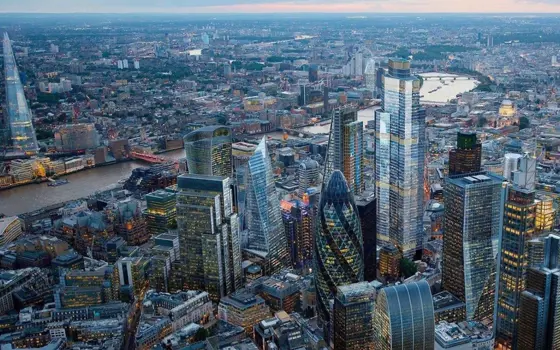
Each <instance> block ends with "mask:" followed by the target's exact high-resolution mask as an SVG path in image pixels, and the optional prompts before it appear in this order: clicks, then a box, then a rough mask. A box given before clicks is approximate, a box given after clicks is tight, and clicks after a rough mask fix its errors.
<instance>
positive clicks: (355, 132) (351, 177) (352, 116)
mask: <svg viewBox="0 0 560 350" xmlns="http://www.w3.org/2000/svg"><path fill="white" fill-rule="evenodd" d="M363 134H364V124H363V123H362V122H360V121H358V112H357V111H356V110H354V109H352V108H338V109H336V110H335V111H334V115H333V118H332V120H331V132H330V137H329V149H328V151H327V152H328V153H327V160H326V162H325V164H326V169H325V174H324V182H328V180H329V176H330V174H331V173H332V172H333V171H334V170H340V171H341V172H342V173H343V174H344V177H345V178H346V181H348V185H349V186H350V189H351V190H352V191H353V192H354V193H355V194H359V193H361V192H362V191H363V190H364V187H365V182H364V172H363V166H364V138H363Z"/></svg>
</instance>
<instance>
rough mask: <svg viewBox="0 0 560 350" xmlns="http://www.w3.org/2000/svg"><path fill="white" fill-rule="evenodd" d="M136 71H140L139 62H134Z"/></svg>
mask: <svg viewBox="0 0 560 350" xmlns="http://www.w3.org/2000/svg"><path fill="white" fill-rule="evenodd" d="M134 69H136V70H138V69H140V61H139V60H134Z"/></svg>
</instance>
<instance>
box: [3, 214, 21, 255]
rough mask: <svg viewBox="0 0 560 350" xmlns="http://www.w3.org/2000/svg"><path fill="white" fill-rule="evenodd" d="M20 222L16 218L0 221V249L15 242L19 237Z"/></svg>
mask: <svg viewBox="0 0 560 350" xmlns="http://www.w3.org/2000/svg"><path fill="white" fill-rule="evenodd" d="M21 233H22V229H21V222H20V221H19V218H18V217H17V216H10V217H5V218H1V219H0V247H1V246H3V245H4V244H7V243H10V242H13V241H15V240H16V239H18V238H19V237H20V236H21Z"/></svg>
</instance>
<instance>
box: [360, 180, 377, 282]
mask: <svg viewBox="0 0 560 350" xmlns="http://www.w3.org/2000/svg"><path fill="white" fill-rule="evenodd" d="M356 207H357V208H358V217H359V218H360V226H361V228H362V237H363V240H364V248H363V250H364V280H365V281H370V282H371V281H374V280H375V279H376V278H377V229H376V223H377V221H376V216H377V201H376V199H375V192H369V191H365V192H363V193H362V194H361V195H359V196H356Z"/></svg>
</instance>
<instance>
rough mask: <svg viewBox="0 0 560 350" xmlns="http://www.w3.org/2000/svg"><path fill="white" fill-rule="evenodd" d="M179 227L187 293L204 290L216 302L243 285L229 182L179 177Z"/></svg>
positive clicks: (217, 179)
mask: <svg viewBox="0 0 560 350" xmlns="http://www.w3.org/2000/svg"><path fill="white" fill-rule="evenodd" d="M177 184H178V189H179V192H178V193H177V226H178V232H179V246H180V250H181V262H182V268H183V276H184V278H185V284H186V287H187V288H188V289H196V290H204V291H207V292H208V293H209V294H210V297H211V298H212V300H214V301H216V302H217V301H218V300H220V298H222V297H224V296H225V295H228V294H230V293H232V292H233V291H234V290H235V289H236V288H239V287H240V285H241V278H242V276H241V273H242V271H241V251H240V244H239V227H238V224H237V214H235V213H233V211H232V208H233V203H232V194H231V188H230V179H229V178H228V177H221V176H210V175H192V174H188V175H180V176H179V177H178V183H177Z"/></svg>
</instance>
